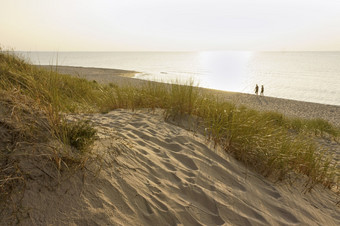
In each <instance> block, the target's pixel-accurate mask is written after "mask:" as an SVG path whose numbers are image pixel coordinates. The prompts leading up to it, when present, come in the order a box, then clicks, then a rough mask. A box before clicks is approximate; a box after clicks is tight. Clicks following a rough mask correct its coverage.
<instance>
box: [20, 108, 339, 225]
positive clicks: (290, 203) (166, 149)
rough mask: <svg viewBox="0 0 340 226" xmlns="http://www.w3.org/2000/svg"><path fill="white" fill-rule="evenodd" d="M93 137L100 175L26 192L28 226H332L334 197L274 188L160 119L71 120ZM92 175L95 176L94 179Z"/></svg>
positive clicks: (121, 114)
mask: <svg viewBox="0 0 340 226" xmlns="http://www.w3.org/2000/svg"><path fill="white" fill-rule="evenodd" d="M69 117H70V118H71V119H73V120H75V119H80V118H82V119H84V118H85V119H88V120H90V121H91V122H92V123H93V125H94V126H95V127H96V128H97V129H98V137H99V139H98V140H97V141H96V142H95V144H94V150H95V151H96V152H98V153H99V154H100V155H101V156H102V166H101V169H100V171H91V167H89V168H88V169H86V170H85V171H86V175H85V176H84V175H83V174H80V173H79V174H74V175H72V176H70V177H69V178H67V179H64V180H63V181H62V182H61V183H60V184H59V185H58V186H56V188H55V191H52V190H51V189H49V188H48V187H47V186H38V185H36V186H34V184H33V182H30V184H28V185H27V189H26V191H25V194H24V198H23V206H26V207H27V208H28V213H29V214H28V215H29V217H27V218H26V219H25V220H24V221H23V223H24V224H25V223H27V224H32V223H33V224H64V223H67V224H71V225H72V224H74V225H96V224H97V225H293V224H295V225H339V224H340V212H339V207H337V206H336V198H335V197H336V196H335V195H334V194H333V193H332V192H331V191H329V190H325V189H323V188H322V187H318V186H317V187H316V188H315V189H314V190H313V191H312V192H311V193H307V194H303V193H302V192H301V191H302V187H300V185H299V184H295V185H294V186H290V185H287V184H285V183H280V184H273V183H271V182H269V181H268V180H267V179H265V178H263V177H262V176H260V175H258V174H256V173H253V172H251V171H250V170H248V169H247V168H246V167H244V166H243V165H242V163H240V162H238V161H236V160H234V159H233V158H232V157H230V156H228V155H227V154H225V153H224V152H223V151H221V150H218V148H216V149H214V148H213V145H211V144H209V143H208V142H207V141H206V140H205V138H204V137H202V136H200V135H199V134H194V133H192V132H189V131H187V130H185V129H182V128H180V127H178V126H175V125H172V124H169V123H167V122H165V121H164V120H163V117H162V115H161V113H160V112H158V111H156V112H154V113H153V112H147V111H146V110H143V111H137V112H131V111H129V110H115V111H112V112H109V113H107V114H91V115H72V116H69ZM98 172H99V173H98Z"/></svg>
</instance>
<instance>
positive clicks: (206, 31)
mask: <svg viewBox="0 0 340 226" xmlns="http://www.w3.org/2000/svg"><path fill="white" fill-rule="evenodd" d="M0 6H1V7H0V45H1V46H3V47H6V48H8V47H11V48H14V49H15V50H24V51H37V50H44V51H45V50H50V51H199V50H278V51H284V50H287V51H288V50H330V51H332V50H337V51H339V50H340V0H57V1H52V0H0Z"/></svg>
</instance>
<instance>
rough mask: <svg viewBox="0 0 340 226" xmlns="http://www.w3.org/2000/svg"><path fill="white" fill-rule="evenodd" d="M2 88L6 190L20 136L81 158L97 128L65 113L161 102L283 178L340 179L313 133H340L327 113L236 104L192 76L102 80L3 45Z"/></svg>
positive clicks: (0, 174) (1, 174) (1, 166)
mask: <svg viewBox="0 0 340 226" xmlns="http://www.w3.org/2000/svg"><path fill="white" fill-rule="evenodd" d="M0 93H1V95H0V97H1V98H0V116H1V117H2V118H0V139H2V140H0V152H1V154H0V192H1V194H5V193H6V189H8V188H9V187H10V186H11V183H12V182H13V181H15V180H20V179H18V178H20V175H19V176H18V174H17V171H15V170H11V171H9V170H8V169H14V168H13V167H14V165H13V164H14V163H13V164H12V165H11V162H10V161H8V159H9V156H10V153H11V151H13V150H14V149H15V148H17V147H18V144H19V143H23V142H29V143H30V144H33V143H38V142H43V141H44V140H45V141H48V140H52V139H56V140H58V141H59V142H60V143H63V144H64V145H66V146H72V147H73V150H74V151H76V152H79V153H80V155H78V156H79V158H82V157H81V156H84V155H86V153H87V151H88V149H89V147H90V145H91V144H92V143H93V141H94V137H95V130H94V129H93V128H92V127H91V125H90V124H89V123H88V122H84V121H80V122H68V121H67V120H66V119H65V118H64V117H63V114H64V113H80V112H82V113H85V112H86V113H89V112H108V111H110V110H113V109H117V108H126V109H132V110H134V109H138V108H150V109H155V108H161V109H164V112H165V118H176V117H182V116H188V115H189V116H194V118H195V119H197V120H198V121H199V122H200V125H201V127H202V128H203V131H205V134H206V136H207V138H208V139H210V140H212V141H213V142H215V143H216V144H217V145H220V146H221V147H223V149H224V150H225V151H227V152H229V153H231V154H233V155H234V156H235V157H236V158H237V159H238V160H240V161H242V162H243V163H245V164H246V165H247V166H249V167H252V168H253V169H254V170H256V171H258V172H260V173H262V174H263V175H265V176H272V177H274V178H276V179H284V178H286V177H287V175H289V174H290V173H291V172H295V173H300V174H304V175H306V176H308V178H309V181H308V187H312V186H313V185H314V184H316V183H321V184H323V185H325V186H327V187H331V186H338V184H339V180H338V179H337V176H338V175H339V170H338V168H337V166H336V164H337V163H334V162H332V161H331V157H329V156H327V152H323V151H321V150H319V148H318V146H317V145H316V143H315V139H314V138H315V136H325V135H327V136H332V137H333V138H334V139H338V138H339V136H340V132H339V131H340V130H339V129H338V128H336V127H334V126H332V125H331V124H329V123H328V122H326V121H324V120H321V119H315V120H304V119H290V118H286V117H284V115H282V114H279V113H275V112H259V111H255V110H252V109H248V108H246V107H236V106H235V105H233V104H232V103H228V102H223V101H220V100H219V99H217V98H216V97H214V96H208V95H205V94H203V93H202V92H201V91H200V89H197V88H195V87H194V86H193V82H191V83H189V84H188V85H176V84H163V83H155V82H146V83H145V84H144V85H141V86H138V87H137V86H124V87H123V86H117V85H115V84H107V85H103V84H98V83H95V82H90V81H87V80H84V79H80V78H76V77H72V76H69V75H62V74H58V73H57V72H55V71H52V70H44V69H39V68H37V67H35V66H32V65H30V64H28V63H26V62H25V61H24V60H22V59H21V58H18V57H17V56H15V55H14V54H13V53H11V52H5V51H1V52H0ZM1 133H2V134H1ZM5 137H6V139H7V138H8V139H7V140H8V141H7V140H6V139H5ZM51 156H54V157H51V158H50V159H51V160H52V162H55V163H57V165H58V168H60V162H61V161H64V160H65V161H64V162H66V159H67V158H68V157H67V156H65V152H63V151H60V153H59V152H58V153H55V151H54V152H53V153H51ZM63 159H64V160H63ZM79 162H81V160H80V161H79ZM11 178H12V179H11Z"/></svg>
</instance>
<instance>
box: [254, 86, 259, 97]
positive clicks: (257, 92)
mask: <svg viewBox="0 0 340 226" xmlns="http://www.w3.org/2000/svg"><path fill="white" fill-rule="evenodd" d="M255 94H256V95H258V94H259V86H258V85H257V84H256V86H255Z"/></svg>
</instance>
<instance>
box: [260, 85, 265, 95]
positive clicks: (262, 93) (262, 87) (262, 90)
mask: <svg viewBox="0 0 340 226" xmlns="http://www.w3.org/2000/svg"><path fill="white" fill-rule="evenodd" d="M263 95H264V86H263V85H262V86H261V96H263Z"/></svg>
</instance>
